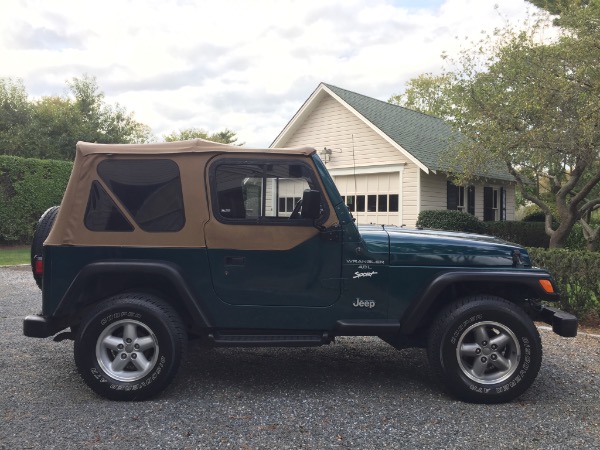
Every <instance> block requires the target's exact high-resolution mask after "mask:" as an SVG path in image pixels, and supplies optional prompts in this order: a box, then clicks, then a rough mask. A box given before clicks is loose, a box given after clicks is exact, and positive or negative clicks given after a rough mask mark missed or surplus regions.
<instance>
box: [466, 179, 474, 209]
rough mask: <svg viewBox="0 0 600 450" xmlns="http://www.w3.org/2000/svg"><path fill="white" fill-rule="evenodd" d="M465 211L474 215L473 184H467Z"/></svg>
mask: <svg viewBox="0 0 600 450" xmlns="http://www.w3.org/2000/svg"><path fill="white" fill-rule="evenodd" d="M467 212H468V213H469V214H471V215H472V216H474V215H475V186H469V187H468V190H467Z"/></svg>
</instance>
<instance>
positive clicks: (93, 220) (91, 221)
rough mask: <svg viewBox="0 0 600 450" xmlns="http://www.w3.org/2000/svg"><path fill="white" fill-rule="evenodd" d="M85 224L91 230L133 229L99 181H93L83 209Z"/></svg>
mask: <svg viewBox="0 0 600 450" xmlns="http://www.w3.org/2000/svg"><path fill="white" fill-rule="evenodd" d="M84 224H85V226H86V227H87V228H88V229H89V230H92V231H133V227H132V226H131V224H130V223H129V222H128V221H127V219H126V218H125V216H123V214H122V213H121V211H119V208H117V205H115V202H113V201H112V199H111V198H110V197H109V195H108V194H107V193H106V191H105V190H104V188H103V187H102V185H101V184H100V183H98V182H97V181H94V182H93V183H92V188H91V189H90V195H89V197H88V203H87V208H86V210H85V219H84Z"/></svg>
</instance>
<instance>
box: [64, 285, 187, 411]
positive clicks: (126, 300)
mask: <svg viewBox="0 0 600 450" xmlns="http://www.w3.org/2000/svg"><path fill="white" fill-rule="evenodd" d="M186 346H187V336H186V333H185V329H184V326H183V323H182V321H181V319H180V317H179V316H178V314H177V313H176V312H175V310H174V309H173V308H171V307H170V306H169V305H168V304H166V303H164V302H163V301H162V300H160V299H158V298H156V297H152V296H149V295H145V294H123V295H119V296H116V297H113V298H111V299H109V300H107V301H105V302H102V303H101V304H99V305H98V306H96V307H95V308H93V309H92V310H91V311H90V312H89V313H88V315H87V316H86V317H85V318H84V320H83V321H82V322H81V325H80V326H79V329H78V331H77V335H76V337H75V346H74V353H75V363H76V364H77V368H78V370H79V373H80V375H81V377H82V378H83V380H84V381H85V382H86V384H87V385H88V386H89V387H90V388H92V389H93V390H94V391H95V392H96V393H98V394H100V395H101V396H103V397H106V398H108V399H111V400H145V399H148V398H150V397H153V396H155V395H157V394H158V393H160V392H161V391H162V390H163V389H165V388H166V387H167V386H168V385H169V384H170V383H171V381H172V380H173V378H174V377H175V375H176V374H177V371H178V369H179V366H180V364H181V361H182V359H183V356H184V354H185V349H186Z"/></svg>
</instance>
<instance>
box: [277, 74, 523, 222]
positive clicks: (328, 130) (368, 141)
mask: <svg viewBox="0 0 600 450" xmlns="http://www.w3.org/2000/svg"><path fill="white" fill-rule="evenodd" d="M452 136H456V134H455V132H454V131H453V130H452V129H451V128H450V127H449V126H448V125H447V124H446V123H445V122H443V121H442V120H440V119H438V118H436V117H432V116H428V115H426V114H422V113H420V112H416V111H412V110H410V109H406V108H403V107H401V106H396V105H392V104H390V103H386V102H383V101H381V100H376V99H374V98H371V97H367V96H365V95H361V94H357V93H355V92H350V91H347V90H345V89H340V88H338V87H335V86H331V85H328V84H324V83H321V84H320V85H319V86H318V87H317V89H316V90H315V91H314V92H313V93H312V94H311V96H310V97H309V98H308V100H306V102H305V103H304V104H303V105H302V107H301V108H300V109H299V110H298V112H297V113H296V114H295V115H294V117H292V119H291V120H290V122H289V123H288V124H287V125H286V126H285V128H284V129H283V130H282V131H281V133H280V134H279V135H278V136H277V138H276V139H275V140H274V141H273V143H272V144H271V147H280V148H281V147H296V146H305V145H308V146H312V147H315V148H316V149H317V150H318V152H319V155H320V156H321V158H322V159H323V161H324V162H325V163H326V166H327V168H328V170H329V172H330V173H331V175H332V177H333V179H334V180H335V183H336V185H337V187H338V189H339V191H340V193H341V194H342V196H344V199H345V201H346V203H347V204H348V206H349V208H350V210H351V211H352V213H353V214H354V217H356V219H357V221H358V223H363V224H364V223H377V224H388V225H406V226H409V227H414V226H415V224H416V221H417V216H418V214H419V212H420V211H425V210H432V209H460V210H463V211H465V212H468V213H471V214H473V215H475V216H477V217H478V218H479V219H481V220H514V210H515V182H514V179H513V178H512V176H511V175H510V174H509V173H508V172H503V171H502V170H496V171H494V172H493V174H492V175H491V177H490V175H488V177H487V178H481V180H480V181H479V182H477V183H475V184H473V185H470V186H454V185H453V184H452V183H450V182H449V181H448V177H447V175H446V174H445V173H444V172H443V169H442V168H443V167H444V165H443V158H444V154H445V152H447V151H448V149H449V147H450V145H451V139H452ZM446 157H447V155H446ZM445 167H447V165H446V166H445Z"/></svg>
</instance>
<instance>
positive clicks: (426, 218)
mask: <svg viewBox="0 0 600 450" xmlns="http://www.w3.org/2000/svg"><path fill="white" fill-rule="evenodd" d="M417 227H421V228H431V229H434V230H448V231H462V232H466V233H481V232H482V231H483V224H482V222H481V221H480V220H479V219H478V218H477V217H475V216H472V215H471V214H468V213H465V212H462V211H448V210H433V211H421V212H420V213H419V217H418V219H417Z"/></svg>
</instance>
